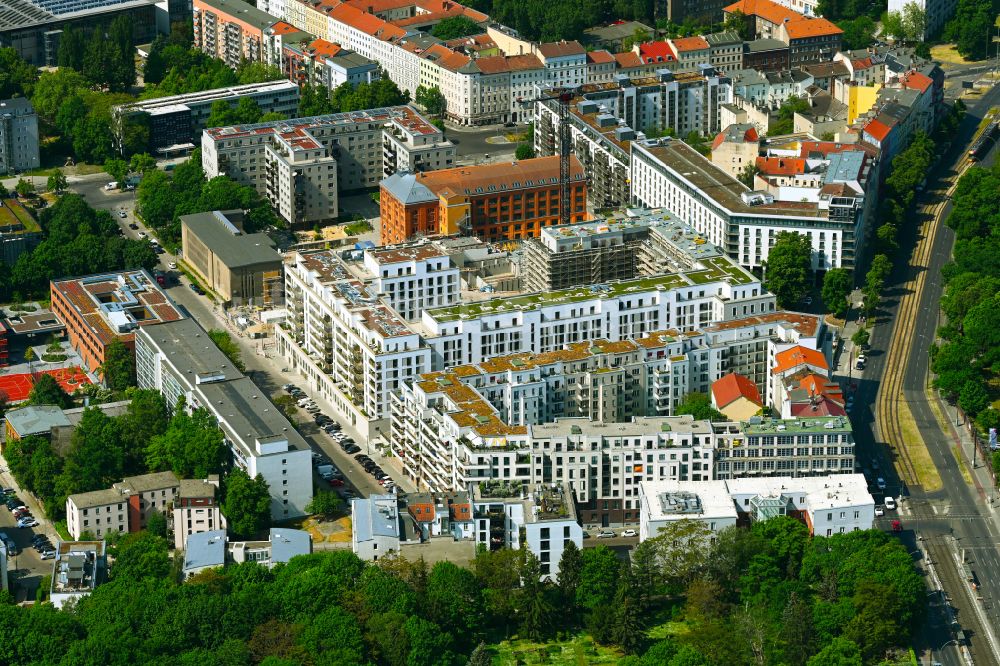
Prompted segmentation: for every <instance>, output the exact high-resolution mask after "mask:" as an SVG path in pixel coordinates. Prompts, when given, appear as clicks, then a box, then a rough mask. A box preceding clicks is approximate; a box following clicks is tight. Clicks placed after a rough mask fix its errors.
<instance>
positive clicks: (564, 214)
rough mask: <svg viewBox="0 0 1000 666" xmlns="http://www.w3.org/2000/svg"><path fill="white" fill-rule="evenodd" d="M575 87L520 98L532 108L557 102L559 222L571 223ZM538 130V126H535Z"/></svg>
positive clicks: (521, 101)
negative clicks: (571, 111)
mask: <svg viewBox="0 0 1000 666" xmlns="http://www.w3.org/2000/svg"><path fill="white" fill-rule="evenodd" d="M574 95H575V90H574V89H573V88H560V89H558V91H556V92H553V93H552V94H550V95H545V96H543V97H536V98H535V99H530V100H520V99H519V100H518V101H519V102H520V103H521V104H523V105H525V106H527V105H531V106H532V108H533V107H534V105H535V104H536V103H538V102H556V115H557V117H558V118H559V224H569V223H570V222H571V221H572V219H573V204H572V202H571V201H570V194H569V185H570V169H569V166H570V161H569V156H570V152H571V149H572V146H571V145H570V144H571V139H570V132H569V104H570V102H572V101H573V97H574ZM535 129H536V131H537V128H535Z"/></svg>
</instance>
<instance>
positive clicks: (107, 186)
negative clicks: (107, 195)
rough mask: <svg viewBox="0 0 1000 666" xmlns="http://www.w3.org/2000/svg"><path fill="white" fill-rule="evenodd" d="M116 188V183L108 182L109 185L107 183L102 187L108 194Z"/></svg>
mask: <svg viewBox="0 0 1000 666" xmlns="http://www.w3.org/2000/svg"><path fill="white" fill-rule="evenodd" d="M117 188H118V182H117V181H112V182H110V183H108V184H107V185H105V186H104V189H105V190H108V191H109V192H110V191H111V190H114V189H117Z"/></svg>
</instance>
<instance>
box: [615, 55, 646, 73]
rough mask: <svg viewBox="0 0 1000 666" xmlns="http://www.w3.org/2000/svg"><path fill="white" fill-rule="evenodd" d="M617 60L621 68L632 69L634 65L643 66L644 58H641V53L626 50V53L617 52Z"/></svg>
mask: <svg viewBox="0 0 1000 666" xmlns="http://www.w3.org/2000/svg"><path fill="white" fill-rule="evenodd" d="M615 62H617V63H618V68H619V69H630V68H632V67H642V60H640V59H639V54H638V53H636V52H635V51H626V52H624V53H616V54H615Z"/></svg>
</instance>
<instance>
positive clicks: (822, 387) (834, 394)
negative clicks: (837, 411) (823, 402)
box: [798, 372, 844, 404]
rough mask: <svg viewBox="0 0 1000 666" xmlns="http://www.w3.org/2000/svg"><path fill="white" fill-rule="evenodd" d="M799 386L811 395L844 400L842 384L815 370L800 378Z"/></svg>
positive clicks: (840, 401) (838, 400)
mask: <svg viewBox="0 0 1000 666" xmlns="http://www.w3.org/2000/svg"><path fill="white" fill-rule="evenodd" d="M798 388H800V389H802V390H803V391H805V392H806V393H808V394H809V395H811V396H821V395H823V396H826V397H828V398H831V399H833V400H834V401H835V402H839V403H841V404H843V402H844V392H843V391H842V390H841V388H840V384H838V383H837V382H835V381H833V380H830V379H827V378H826V377H824V376H823V375H818V374H816V373H815V372H810V373H809V374H807V375H805V376H804V377H801V378H799V380H798Z"/></svg>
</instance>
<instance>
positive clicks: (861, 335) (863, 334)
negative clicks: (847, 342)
mask: <svg viewBox="0 0 1000 666" xmlns="http://www.w3.org/2000/svg"><path fill="white" fill-rule="evenodd" d="M870 339H871V334H870V333H869V332H868V329H866V328H859V329H858V330H857V331H855V332H854V335H852V336H851V342H853V343H854V346H855V347H864V346H865V345H867V344H868V341H869V340H870Z"/></svg>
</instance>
